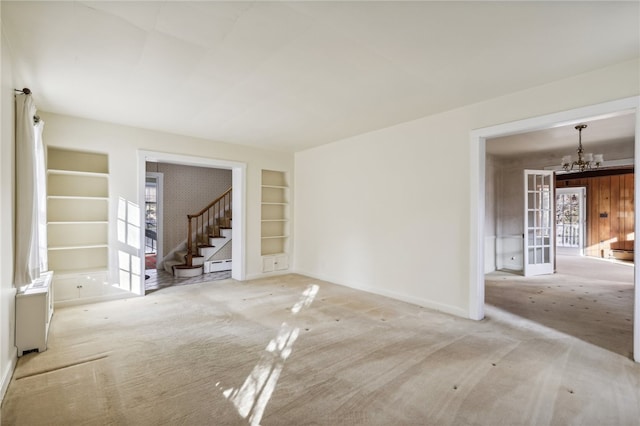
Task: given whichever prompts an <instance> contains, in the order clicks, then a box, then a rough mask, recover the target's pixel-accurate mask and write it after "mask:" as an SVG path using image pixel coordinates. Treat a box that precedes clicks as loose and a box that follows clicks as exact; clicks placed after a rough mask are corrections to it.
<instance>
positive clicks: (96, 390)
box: [2, 275, 640, 425]
mask: <svg viewBox="0 0 640 426" xmlns="http://www.w3.org/2000/svg"><path fill="white" fill-rule="evenodd" d="M487 312H488V317H487V319H486V320H484V321H481V322H474V321H470V320H465V319H461V318H456V317H453V316H450V315H446V314H441V313H437V312H434V311H431V310H429V309H424V308H421V307H419V306H414V305H411V304H406V303H402V302H398V301H394V300H390V299H386V298H384V297H380V296H375V295H371V294H366V293H362V292H358V291H354V290H350V289H348V288H344V287H340V286H336V285H332V284H329V283H326V282H322V281H318V280H314V279H310V278H306V277H303V276H299V275H287V276H283V277H279V278H270V279H263V280H257V281H252V282H247V283H239V282H236V281H233V280H224V281H217V282H214V283H202V284H194V285H190V286H182V287H173V288H167V289H162V290H159V291H157V292H154V293H153V294H151V295H149V296H146V297H144V298H137V299H129V300H121V301H113V302H108V303H101V304H94V305H86V306H79V307H69V308H64V309H59V310H57V311H56V313H55V315H54V321H53V324H52V329H51V339H50V344H49V349H48V350H47V351H46V352H43V353H41V354H29V355H27V356H24V357H22V358H20V360H19V364H18V367H17V369H16V372H15V375H14V378H13V380H12V383H11V385H10V387H9V390H8V392H7V395H6V397H5V400H4V403H3V406H2V424H4V425H76V424H90V425H93V424H95V425H103V424H112V425H243V424H259V423H260V424H264V425H365V424H366V425H396V424H407V425H415V424H434V425H464V424H481V425H500V424H503V425H515V424H532V425H544V424H559V425H562V424H583V425H637V424H638V419H640V365H637V364H634V363H633V362H632V361H630V360H629V359H628V358H627V357H625V356H622V355H619V354H617V353H615V352H613V351H611V350H608V349H605V348H603V347H600V346H596V345H594V344H592V343H589V342H587V341H585V340H582V339H580V338H577V337H574V336H571V335H568V334H566V333H564V332H562V331H556V330H552V329H548V328H546V327H544V326H542V325H538V324H535V323H533V322H530V321H529V320H526V319H522V318H519V317H515V316H513V314H511V313H509V312H507V311H506V310H503V309H499V308H494V307H491V306H488V307H487ZM510 321H514V322H515V323H514V324H510V323H509V322H510Z"/></svg>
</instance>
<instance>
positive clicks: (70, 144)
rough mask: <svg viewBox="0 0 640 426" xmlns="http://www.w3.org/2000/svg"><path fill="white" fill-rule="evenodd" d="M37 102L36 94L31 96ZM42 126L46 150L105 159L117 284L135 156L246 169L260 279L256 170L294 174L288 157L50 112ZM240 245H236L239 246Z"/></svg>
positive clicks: (249, 246)
mask: <svg viewBox="0 0 640 426" xmlns="http://www.w3.org/2000/svg"><path fill="white" fill-rule="evenodd" d="M35 99H36V102H37V94H35ZM40 116H41V117H42V118H43V119H44V121H45V128H44V134H43V138H44V141H45V143H46V144H47V145H48V146H56V147H61V148H70V149H77V150H85V151H92V152H101V153H107V154H108V155H109V165H110V166H109V167H110V178H109V198H110V213H109V219H110V226H109V229H110V231H109V232H110V238H109V241H110V247H109V250H110V259H111V261H110V272H111V274H110V275H111V282H112V283H116V282H117V280H118V273H117V267H118V265H117V263H118V262H117V260H118V256H117V253H118V251H123V252H126V253H129V254H131V255H134V254H136V251H135V250H134V249H132V247H129V246H127V245H126V244H124V243H122V242H118V239H117V234H116V232H117V226H116V224H115V218H116V217H117V208H118V200H120V199H123V200H125V201H126V202H131V203H134V204H136V205H137V204H138V185H137V184H136V182H137V181H138V173H139V172H138V151H139V150H144V151H154V152H161V153H172V154H179V155H181V156H192V157H199V158H210V159H216V160H224V161H234V162H241V163H246V164H247V195H246V205H247V217H246V220H247V222H246V253H247V259H246V268H247V269H246V273H247V277H248V278H251V277H256V276H259V275H261V269H262V260H261V257H260V178H261V169H263V168H265V169H271V170H283V171H286V172H290V173H292V172H293V155H292V154H289V153H283V152H276V151H266V150H261V149H257V148H251V147H246V146H238V145H232V144H225V143H220V142H213V141H207V140H203V139H197V138H191V137H187V136H179V135H173V134H168V133H162V132H155V131H150V130H144V129H138V128H133V127H127V126H120V125H115V124H110V123H103V122H99V121H93V120H86V119H82V118H78V117H70V116H65V115H59V114H52V113H40ZM238 243H239V242H235V244H238Z"/></svg>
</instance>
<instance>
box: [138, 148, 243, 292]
mask: <svg viewBox="0 0 640 426" xmlns="http://www.w3.org/2000/svg"><path fill="white" fill-rule="evenodd" d="M147 163H157V164H167V165H171V166H185V167H193V168H198V169H219V170H223V171H225V172H227V173H229V172H230V177H231V185H230V186H231V188H233V197H231V200H230V203H229V204H230V208H229V210H231V211H233V226H232V227H230V228H229V229H228V232H229V233H230V237H231V239H232V240H233V242H234V243H233V244H232V246H231V249H230V251H231V253H230V257H231V259H232V262H231V263H232V266H231V278H233V279H235V280H238V281H244V280H245V279H246V278H245V277H246V248H245V244H246V242H245V229H246V223H245V222H246V204H245V194H246V183H245V182H246V164H245V163H239V162H235V161H227V160H216V159H210V158H204V157H191V156H185V155H179V154H170V153H161V152H152V151H139V154H138V164H139V169H138V170H139V171H140V173H139V175H138V176H139V180H138V182H139V183H140V184H139V187H138V188H139V189H138V194H139V195H138V200H139V205H141V206H142V205H146V174H147V173H146V170H147ZM161 174H162V173H161ZM163 175H164V174H163ZM161 181H163V183H161V185H160V187H162V188H163V190H162V192H163V193H162V195H161V194H158V200H159V201H161V205H160V206H161V207H160V206H159V207H158V210H157V211H158V212H162V216H160V217H161V219H160V220H158V221H157V224H158V225H159V226H160V229H158V232H157V237H158V240H157V249H156V250H157V252H158V253H160V252H161V251H163V248H162V246H163V245H166V242H167V241H166V238H167V236H168V235H167V232H168V231H167V229H168V228H167V227H168V223H167V221H168V218H167V206H166V204H167V202H168V200H169V198H170V194H168V193H167V183H166V176H165V177H164V178H161ZM203 185H207V183H206V180H204V181H202V180H201V181H200V182H199V184H198V186H200V187H201V186H203ZM190 189H194V187H193V186H192V187H191V188H190ZM194 190H197V188H195V189H194ZM172 199H174V198H172ZM209 201H211V200H209ZM139 210H140V218H139V220H140V221H141V223H142V222H143V221H145V223H146V211H145V209H139ZM189 213H193V212H191V211H190V212H189ZM185 220H186V219H185ZM171 229H174V228H171ZM180 238H182V239H186V234H185V233H184V232H180ZM163 240H165V241H164V242H163ZM146 245H147V244H146V235H145V234H143V233H141V235H140V251H139V253H140V268H141V269H142V270H144V268H145V255H144V254H145V246H146ZM169 254H170V252H168V251H167V250H164V253H163V254H162V256H163V258H166V257H167V255H169ZM160 258H161V257H160V254H158V255H157V259H156V267H157V268H161V267H163V265H162V264H161V263H160V262H161V260H160ZM200 276H201V277H202V276H203V275H200ZM202 280H203V281H205V279H202ZM132 290H133V291H134V292H135V293H136V294H139V295H144V294H145V293H146V285H145V282H144V281H142V280H141V282H140V285H139V286H138V287H137V288H135V289H132Z"/></svg>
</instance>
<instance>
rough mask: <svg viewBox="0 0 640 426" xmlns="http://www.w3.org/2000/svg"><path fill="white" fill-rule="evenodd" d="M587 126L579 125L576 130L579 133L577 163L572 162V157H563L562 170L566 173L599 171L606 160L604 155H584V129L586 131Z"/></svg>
mask: <svg viewBox="0 0 640 426" xmlns="http://www.w3.org/2000/svg"><path fill="white" fill-rule="evenodd" d="M586 128H587V125H586V124H578V125H577V126H576V130H577V131H578V159H577V160H576V161H571V160H572V159H571V156H570V155H565V156H564V157H562V168H563V169H564V170H565V171H566V172H571V171H574V170H573V169H574V168H576V170H575V171H577V172H584V171H585V170H592V169H597V168H598V167H600V166H601V165H602V163H603V162H604V158H603V155H602V154H596V155H593V154H592V153H590V152H588V153H586V154H585V153H584V150H583V149H582V129H586Z"/></svg>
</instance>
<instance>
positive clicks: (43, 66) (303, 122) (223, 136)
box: [1, 0, 640, 151]
mask: <svg viewBox="0 0 640 426" xmlns="http://www.w3.org/2000/svg"><path fill="white" fill-rule="evenodd" d="M1 4H2V31H3V34H5V36H6V38H7V40H8V43H9V45H10V47H11V51H12V55H13V58H14V61H15V69H14V72H15V74H16V76H17V82H16V83H17V84H18V85H21V86H26V87H29V88H31V90H32V91H33V93H34V97H35V100H36V103H37V104H38V105H39V108H40V109H42V110H46V111H51V112H58V113H63V114H70V115H75V116H80V117H87V118H93V119H98V120H102V121H108V122H115V123H121V124H126V125H132V126H137V127H142V128H150V129H156V130H161V131H166V132H171V133H177V134H184V135H190V136H197V137H202V138H206V139H211V140H217V141H224V142H229V143H238V144H245V145H255V146H262V147H265V148H269V149H279V150H288V151H297V150H302V149H305V148H308V147H312V146H316V145H320V144H324V143H328V142H332V141H335V140H338V139H341V138H345V137H348V136H352V135H356V134H360V133H364V132H368V131H372V130H375V129H379V128H383V127H386V126H389V125H393V124H397V123H400V122H405V121H408V120H412V119H416V118H419V117H422V116H425V115H429V114H433V113H436V112H440V111H444V110H447V109H451V108H455V107H459V106H463V105H467V104H470V103H474V102H478V101H481V100H484V99H488V98H493V97H496V96H500V95H503V94H507V93H511V92H514V91H518V90H522V89H525V88H528V87H532V86H536V85H540V84H544V83H547V82H550V81H554V80H558V79H562V78H565V77H569V76H572V75H575V74H578V73H582V72H586V71H590V70H593V69H597V68H601V67H604V66H607V65H610V64H613V63H618V62H622V61H626V60H630V59H633V58H637V57H638V52H639V51H640V37H639V19H640V18H639V4H638V2H635V1H634V2H606V1H605V2H592V1H585V2H576V1H570V2H553V1H550V2H481V1H472V2H451V1H449V2H397V1H392V2H362V1H358V2H305V1H303V2H238V1H236V2H207V1H200V2H181V1H176V2H170V1H143V2H93V1H85V2H80V1H75V2H57V1H44V2H30V1H23V2H11V1H4V0H3V1H2V3H1Z"/></svg>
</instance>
